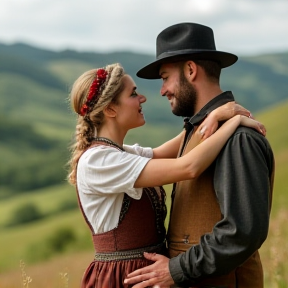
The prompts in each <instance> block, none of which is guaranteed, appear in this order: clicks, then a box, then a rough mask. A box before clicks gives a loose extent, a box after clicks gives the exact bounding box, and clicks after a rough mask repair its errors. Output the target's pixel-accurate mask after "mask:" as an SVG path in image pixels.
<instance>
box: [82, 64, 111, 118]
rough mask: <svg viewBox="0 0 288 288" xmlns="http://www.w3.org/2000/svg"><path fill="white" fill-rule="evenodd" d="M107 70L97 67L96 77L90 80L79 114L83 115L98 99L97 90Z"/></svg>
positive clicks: (103, 80) (104, 78)
mask: <svg viewBox="0 0 288 288" xmlns="http://www.w3.org/2000/svg"><path fill="white" fill-rule="evenodd" d="M107 74H108V73H107V71H106V70H105V69H103V68H101V69H98V70H97V72H96V78H95V79H94V81H93V82H92V84H91V86H90V89H89V93H88V96H87V99H86V102H85V103H84V104H83V106H82V107H81V109H80V115H81V116H85V115H86V114H87V113H88V112H89V110H90V108H92V107H93V106H94V105H95V104H96V103H97V101H98V97H97V96H98V95H97V94H98V92H99V88H100V86H101V85H102V84H103V83H104V82H105V80H106V77H107Z"/></svg>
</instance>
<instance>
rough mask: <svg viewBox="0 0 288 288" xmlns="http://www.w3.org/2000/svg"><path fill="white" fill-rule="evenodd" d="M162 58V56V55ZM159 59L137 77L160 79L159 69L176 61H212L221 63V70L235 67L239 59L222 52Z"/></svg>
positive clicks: (204, 52)
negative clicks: (162, 65)
mask: <svg viewBox="0 0 288 288" xmlns="http://www.w3.org/2000/svg"><path fill="white" fill-rule="evenodd" d="M160 57H161V55H160ZM160 57H159V58H158V59H157V60H156V61H154V62H152V63H150V64H148V65H146V66H145V67H143V68H142V69H140V70H139V71H138V72H137V73H136V75H137V76H138V77H139V78H143V79H160V78H161V77H160V75H159V69H160V66H161V64H164V63H170V62H171V63H172V62H176V61H185V60H186V61H187V60H211V61H216V62H218V63H219V65H220V67H221V68H226V67H229V66H231V65H233V64H234V63H235V62H236V61H237V60H238V57H237V56H236V55H234V54H231V53H227V52H222V51H203V50H202V51H195V52H191V53H187V52H186V53H184V54H179V51H178V53H177V55H169V56H167V55H164V56H162V57H161V58H160Z"/></svg>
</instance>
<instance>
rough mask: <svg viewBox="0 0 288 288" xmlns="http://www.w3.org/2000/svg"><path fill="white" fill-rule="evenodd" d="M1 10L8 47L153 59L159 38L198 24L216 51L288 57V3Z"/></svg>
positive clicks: (163, 2)
mask: <svg viewBox="0 0 288 288" xmlns="http://www.w3.org/2000/svg"><path fill="white" fill-rule="evenodd" d="M0 7H1V8H0V42H1V43H7V44H10V43H14V42H25V43H28V44H32V45H34V46H37V47H40V48H45V49H49V50H57V51H60V50H63V49H67V48H69V49H73V50H78V51H94V52H105V51H109V52H110V51H120V50H121V51H123V50H128V51H135V52H144V53H149V54H155V39H156V37H157V35H158V33H159V32H161V31H162V30H163V29H165V28H166V27H168V26H170V25H173V24H176V23H180V22H196V23H201V24H204V25H207V26H210V27H211V28H212V29H213V30H214V36H215V41H216V47H217V50H222V51H227V52H231V53H236V54H238V55H256V54H263V53H269V52H273V53H274V52H283V51H288V0H102V1H99V0H48V1H45V0H1V4H0Z"/></svg>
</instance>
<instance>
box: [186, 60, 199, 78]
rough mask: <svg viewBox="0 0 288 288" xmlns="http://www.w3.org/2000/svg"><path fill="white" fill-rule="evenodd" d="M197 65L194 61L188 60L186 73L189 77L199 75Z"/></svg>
mask: <svg viewBox="0 0 288 288" xmlns="http://www.w3.org/2000/svg"><path fill="white" fill-rule="evenodd" d="M197 68H198V67H197V65H196V63H195V62H194V61H191V60H189V61H187V62H186V63H185V65H184V75H185V76H186V77H187V79H190V80H194V79H195V77H196V75H197Z"/></svg>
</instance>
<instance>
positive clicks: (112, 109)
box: [103, 103, 117, 118]
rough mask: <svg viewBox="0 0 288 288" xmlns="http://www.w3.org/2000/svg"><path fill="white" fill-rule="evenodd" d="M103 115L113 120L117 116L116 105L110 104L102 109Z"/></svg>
mask: <svg viewBox="0 0 288 288" xmlns="http://www.w3.org/2000/svg"><path fill="white" fill-rule="evenodd" d="M103 113H104V115H105V116H106V117H110V118H115V117H116V115H117V109H116V105H115V104H113V103H110V104H109V105H108V106H107V107H105V108H104V110H103Z"/></svg>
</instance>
